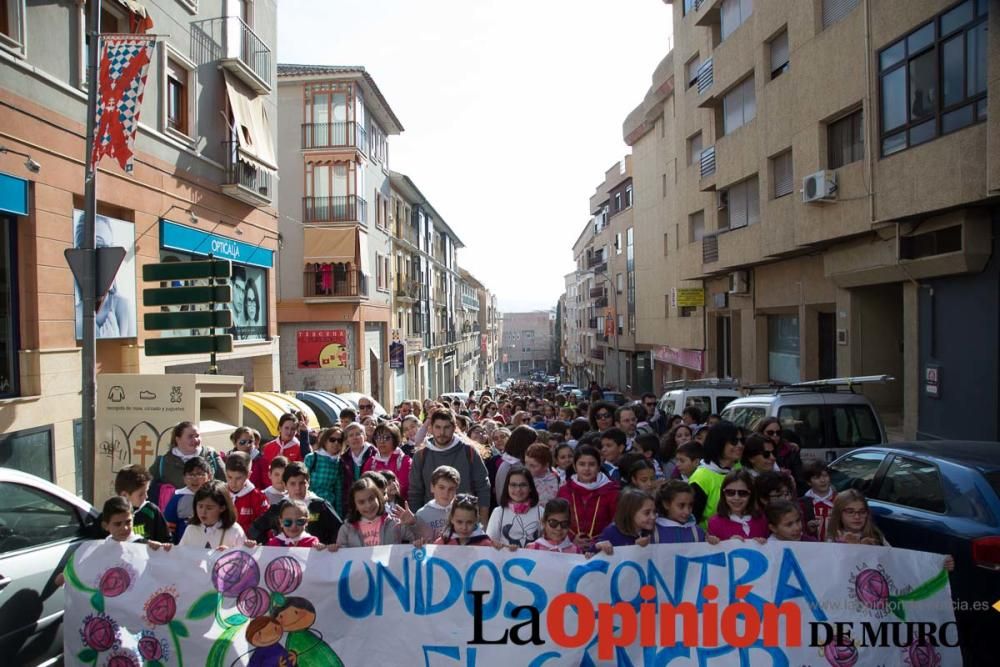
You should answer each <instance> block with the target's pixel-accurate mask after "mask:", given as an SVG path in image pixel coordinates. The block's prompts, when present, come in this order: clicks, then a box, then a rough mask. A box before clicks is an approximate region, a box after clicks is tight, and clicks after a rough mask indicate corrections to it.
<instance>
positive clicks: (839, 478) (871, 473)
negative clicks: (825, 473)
mask: <svg viewBox="0 0 1000 667" xmlns="http://www.w3.org/2000/svg"><path fill="white" fill-rule="evenodd" d="M883 460H885V454H882V453H881V452H859V453H857V454H849V455H848V456H845V457H844V458H843V459H841V460H840V462H839V463H837V465H836V466H835V467H831V468H830V481H831V482H832V484H833V488H835V489H837V491H838V492H840V491H846V490H847V489H855V490H857V491H861V492H862V493H864V494H865V495H866V496H867V495H870V494H869V491H870V489H871V485H872V480H873V479H875V473H877V472H878V469H879V466H881V465H882V461H883Z"/></svg>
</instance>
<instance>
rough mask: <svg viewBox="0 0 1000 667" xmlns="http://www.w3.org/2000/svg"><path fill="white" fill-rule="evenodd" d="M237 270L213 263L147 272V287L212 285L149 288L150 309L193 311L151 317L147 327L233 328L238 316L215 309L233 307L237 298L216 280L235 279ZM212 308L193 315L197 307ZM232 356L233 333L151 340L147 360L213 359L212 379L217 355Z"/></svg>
mask: <svg viewBox="0 0 1000 667" xmlns="http://www.w3.org/2000/svg"><path fill="white" fill-rule="evenodd" d="M232 270H233V265H232V262H230V261H229V260H227V259H222V260H220V259H208V260H204V261H195V262H162V263H159V264H146V265H145V266H143V267H142V279H143V280H145V281H147V282H159V283H161V284H162V283H172V282H174V281H188V280H207V281H208V284H207V285H178V286H169V287H148V288H145V289H143V290H142V302H143V304H144V305H146V306H161V307H163V306H181V307H187V308H190V310H182V311H178V312H159V313H147V314H146V315H144V316H143V324H144V325H145V327H146V329H148V330H150V331H178V330H187V331H190V330H191V329H208V330H209V331H212V330H214V329H227V328H229V327H231V326H232V325H233V314H232V312H231V311H230V310H229V309H228V308H226V309H225V310H216V308H215V306H216V305H218V304H228V303H229V302H230V301H232V298H233V288H232V287H231V286H230V285H216V284H214V283H215V281H216V279H220V278H221V279H226V280H228V279H229V277H230V276H231V275H232ZM201 304H207V305H208V309H207V310H194V309H193V308H194V306H196V305H201ZM232 351H233V337H232V335H230V334H221V335H220V334H214V333H210V334H208V335H199V336H174V337H165V338H164V337H161V338H150V339H148V340H147V341H146V356H149V357H160V356H168V355H174V354H205V353H207V354H209V355H210V361H209V369H208V372H209V373H210V374H213V375H214V374H216V373H218V368H217V367H216V364H215V355H216V354H218V353H220V352H221V353H225V352H232Z"/></svg>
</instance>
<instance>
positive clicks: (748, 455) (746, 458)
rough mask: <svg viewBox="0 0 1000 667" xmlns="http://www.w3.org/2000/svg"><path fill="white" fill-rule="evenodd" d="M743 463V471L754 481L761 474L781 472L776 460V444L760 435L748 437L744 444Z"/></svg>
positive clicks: (754, 434) (753, 434)
mask: <svg viewBox="0 0 1000 667" xmlns="http://www.w3.org/2000/svg"><path fill="white" fill-rule="evenodd" d="M741 463H742V464H743V469H744V470H746V471H747V472H749V473H750V475H751V476H752V477H753V478H754V479H756V478H757V476H758V475H760V474H761V473H765V472H781V468H779V467H778V464H777V462H775V460H774V443H772V442H770V441H769V440H767V439H766V438H765V437H764V436H762V435H760V434H759V433H752V434H750V435H749V436H747V439H746V440H745V441H744V443H743V458H742V460H741Z"/></svg>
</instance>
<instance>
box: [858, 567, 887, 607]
mask: <svg viewBox="0 0 1000 667" xmlns="http://www.w3.org/2000/svg"><path fill="white" fill-rule="evenodd" d="M891 589H892V582H891V580H890V579H889V575H888V574H886V571H885V570H884V569H883V568H882V566H881V565H880V566H878V567H877V568H869V567H866V566H864V564H862V567H861V569H860V570H859V571H858V572H857V573H855V574H853V575H851V591H850V595H851V597H852V598H853V599H854V600H856V601H857V602H858V604H859V605H860V606H861V607H863V608H867V609H870V610H872V611H873V612H875V615H876V616H877V617H879V618H881V617H883V616H885V615H887V614H888V613H889V596H890V595H891Z"/></svg>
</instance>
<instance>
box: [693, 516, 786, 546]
mask: <svg viewBox="0 0 1000 667" xmlns="http://www.w3.org/2000/svg"><path fill="white" fill-rule="evenodd" d="M749 525H750V534H749V535H747V534H746V533H745V532H743V525H742V524H741V523H739V522H738V521H733V520H732V519H730V518H729V517H725V516H719V515H715V516H713V517H709V519H708V534H709V535H715V536H716V537H718V538H719V539H720V540H728V539H729V538H730V537H733V536H734V535H738V536H740V537H742V538H743V539H745V540H752V539H753V538H755V537H764V538H766V537H767V536H768V535H769V534H770V533H771V531H770V530H768V527H767V517H765V516H764V515H763V514H758V515H757V516H755V517H753V518H751V519H750V523H749Z"/></svg>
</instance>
